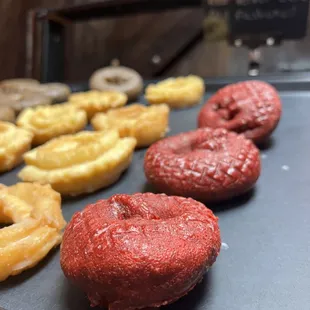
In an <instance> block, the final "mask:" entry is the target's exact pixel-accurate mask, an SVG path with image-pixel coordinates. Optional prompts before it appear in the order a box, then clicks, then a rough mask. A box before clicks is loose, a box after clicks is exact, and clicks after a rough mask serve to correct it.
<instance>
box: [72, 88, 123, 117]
mask: <svg viewBox="0 0 310 310" xmlns="http://www.w3.org/2000/svg"><path fill="white" fill-rule="evenodd" d="M69 103H71V104H72V105H74V106H76V107H78V108H80V109H83V110H84V111H86V113H87V116H88V119H91V118H92V117H93V116H94V114H96V113H98V112H106V111H107V110H109V109H113V108H119V107H122V106H124V105H125V104H126V103H127V95H125V94H124V93H120V92H117V91H98V90H90V91H87V92H81V93H74V94H72V95H70V96H69Z"/></svg>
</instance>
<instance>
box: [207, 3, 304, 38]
mask: <svg viewBox="0 0 310 310" xmlns="http://www.w3.org/2000/svg"><path fill="white" fill-rule="evenodd" d="M309 2H310V0H208V1H207V5H206V9H207V19H209V16H217V17H219V18H221V19H223V18H224V19H225V23H226V27H227V36H228V38H229V39H230V40H235V39H242V41H243V42H246V41H249V42H254V41H256V42H265V41H266V38H269V37H273V38H274V40H275V41H276V42H278V41H281V40H283V39H288V40H289V39H301V38H303V37H304V36H305V35H306V32H307V19H308V11H309ZM213 18H214V17H213Z"/></svg>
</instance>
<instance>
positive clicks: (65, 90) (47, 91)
mask: <svg viewBox="0 0 310 310" xmlns="http://www.w3.org/2000/svg"><path fill="white" fill-rule="evenodd" d="M0 90H1V91H2V92H6V93H18V94H20V93H21V92H23V91H26V92H33V93H39V94H41V95H44V96H46V97H48V98H50V99H51V101H52V102H53V103H58V102H63V101H66V100H67V99H68V97H69V95H70V93H71V89H70V87H69V86H68V85H66V84H63V83H45V84H40V83H39V81H36V80H32V79H11V80H4V81H2V82H0Z"/></svg>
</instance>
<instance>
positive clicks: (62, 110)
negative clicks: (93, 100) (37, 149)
mask: <svg viewBox="0 0 310 310" xmlns="http://www.w3.org/2000/svg"><path fill="white" fill-rule="evenodd" d="M16 124H17V126H19V127H21V128H24V129H27V130H29V131H31V132H32V133H33V134H34V137H33V141H32V144H34V145H39V144H43V143H45V142H47V141H49V140H51V139H52V138H55V137H58V136H61V135H65V134H72V133H76V132H78V131H80V130H82V129H83V128H84V127H85V126H86V125H87V114H86V112H85V111H83V110H79V109H78V108H76V107H74V106H69V105H62V104H57V105H52V106H39V107H35V108H28V109H25V110H24V111H23V112H21V114H20V115H19V116H18V118H17V121H16Z"/></svg>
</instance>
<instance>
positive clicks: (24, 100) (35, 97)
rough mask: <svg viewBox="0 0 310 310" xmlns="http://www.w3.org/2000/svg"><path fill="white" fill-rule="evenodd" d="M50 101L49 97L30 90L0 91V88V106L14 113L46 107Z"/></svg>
mask: <svg viewBox="0 0 310 310" xmlns="http://www.w3.org/2000/svg"><path fill="white" fill-rule="evenodd" d="M51 103H52V101H51V99H50V98H49V97H47V96H45V95H43V94H41V93H39V92H33V91H30V90H18V89H15V90H14V91H13V90H9V89H5V90H4V89H1V87H0V106H8V107H11V108H12V109H14V111H16V112H20V111H21V110H23V109H25V108H28V107H33V106H37V105H48V104H51Z"/></svg>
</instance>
